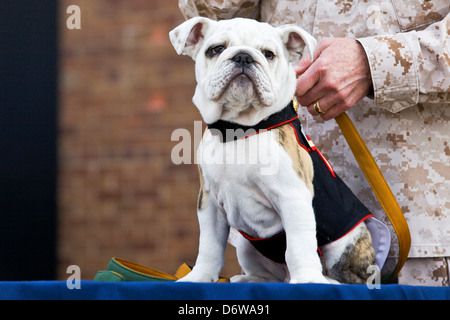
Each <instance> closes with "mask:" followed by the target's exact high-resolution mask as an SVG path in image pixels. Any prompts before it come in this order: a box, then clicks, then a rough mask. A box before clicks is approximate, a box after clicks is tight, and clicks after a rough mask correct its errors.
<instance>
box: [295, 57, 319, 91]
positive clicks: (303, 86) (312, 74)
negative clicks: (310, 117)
mask: <svg viewBox="0 0 450 320" xmlns="http://www.w3.org/2000/svg"><path fill="white" fill-rule="evenodd" d="M316 65H317V64H316V63H313V64H312V65H311V66H310V67H309V68H308V69H306V71H305V72H304V73H302V74H301V75H300V76H299V77H298V78H297V87H296V90H295V94H296V96H297V97H302V96H303V95H304V94H305V93H306V92H308V91H309V90H310V89H311V88H312V87H314V85H315V84H316V83H317V82H318V81H319V79H320V73H319V71H318V70H317V68H316V67H315V66H316Z"/></svg>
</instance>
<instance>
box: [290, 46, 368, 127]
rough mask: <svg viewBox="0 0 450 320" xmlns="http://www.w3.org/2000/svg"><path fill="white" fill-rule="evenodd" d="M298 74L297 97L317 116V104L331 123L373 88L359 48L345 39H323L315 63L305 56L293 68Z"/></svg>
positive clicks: (362, 52) (363, 55)
mask: <svg viewBox="0 0 450 320" xmlns="http://www.w3.org/2000/svg"><path fill="white" fill-rule="evenodd" d="M294 69H295V72H296V73H297V76H298V79H297V89H296V92H295V94H296V97H297V100H298V102H299V103H300V104H301V105H302V106H305V107H306V108H307V109H308V111H309V113H311V114H312V115H314V116H316V115H318V112H317V111H316V110H315V109H314V102H316V101H318V103H319V106H320V109H319V111H320V110H321V111H323V113H321V114H320V116H321V117H322V119H323V120H330V119H332V118H335V117H337V116H338V115H340V114H341V113H343V112H345V111H346V110H348V109H350V108H351V107H352V106H353V105H354V104H355V103H356V102H358V101H359V100H361V99H362V98H364V97H365V96H367V94H368V93H369V92H370V89H371V88H372V78H371V75H370V67H369V62H368V60H367V56H366V53H365V51H364V49H363V47H362V45H361V44H360V43H359V42H358V41H356V40H354V39H347V38H336V39H326V40H322V41H321V42H320V43H319V44H318V46H317V48H316V50H315V52H314V60H313V62H311V61H310V58H309V56H304V57H303V58H302V60H301V61H300V62H299V64H298V65H297V66H296V67H295V68H294Z"/></svg>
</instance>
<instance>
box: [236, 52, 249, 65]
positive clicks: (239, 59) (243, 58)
mask: <svg viewBox="0 0 450 320" xmlns="http://www.w3.org/2000/svg"><path fill="white" fill-rule="evenodd" d="M232 60H233V61H234V62H236V63H238V64H240V65H241V66H242V67H247V66H249V65H250V64H252V63H253V58H252V57H251V56H250V55H249V54H248V53H238V54H237V55H235V56H234V57H233V59H232Z"/></svg>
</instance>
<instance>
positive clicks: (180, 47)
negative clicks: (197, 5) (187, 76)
mask: <svg viewBox="0 0 450 320" xmlns="http://www.w3.org/2000/svg"><path fill="white" fill-rule="evenodd" d="M213 23H215V21H213V20H211V19H208V18H204V17H195V18H192V19H189V20H187V21H185V22H183V23H182V24H180V25H179V26H178V27H176V28H175V29H173V30H172V31H170V32H169V37H170V41H171V42H172V45H173V47H174V48H175V51H176V52H177V53H178V54H184V55H187V56H190V57H191V58H192V59H194V60H195V57H196V56H197V52H198V49H199V48H200V47H201V44H202V42H203V39H204V37H205V34H206V32H207V31H208V29H209V27H210V26H211V25H212V24H213Z"/></svg>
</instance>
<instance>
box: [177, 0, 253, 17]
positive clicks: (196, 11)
mask: <svg viewBox="0 0 450 320" xmlns="http://www.w3.org/2000/svg"><path fill="white" fill-rule="evenodd" d="M178 5H179V7H180V10H181V13H182V14H183V16H184V17H185V18H186V19H190V18H193V17H197V16H202V17H208V18H210V19H214V20H222V19H231V18H236V17H242V18H251V19H258V18H259V15H260V4H259V0H179V1H178Z"/></svg>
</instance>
